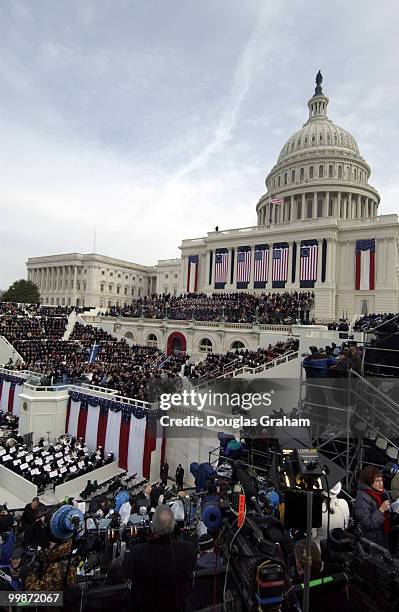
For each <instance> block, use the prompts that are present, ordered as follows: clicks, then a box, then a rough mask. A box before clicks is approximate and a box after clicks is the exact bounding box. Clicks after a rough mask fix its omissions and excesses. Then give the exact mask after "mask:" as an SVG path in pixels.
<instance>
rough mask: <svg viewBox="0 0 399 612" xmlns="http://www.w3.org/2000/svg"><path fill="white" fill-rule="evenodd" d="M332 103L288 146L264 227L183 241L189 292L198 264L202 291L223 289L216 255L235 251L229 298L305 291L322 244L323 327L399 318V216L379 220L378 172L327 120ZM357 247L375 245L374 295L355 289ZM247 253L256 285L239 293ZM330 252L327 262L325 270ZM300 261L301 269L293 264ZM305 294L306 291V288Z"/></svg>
mask: <svg viewBox="0 0 399 612" xmlns="http://www.w3.org/2000/svg"><path fill="white" fill-rule="evenodd" d="M328 101H329V100H328V98H327V97H326V96H325V95H323V93H322V91H321V88H316V91H315V95H314V96H312V98H311V99H310V100H309V102H308V107H309V118H308V121H307V122H306V123H305V125H304V126H303V127H302V128H301V130H299V131H298V132H296V133H295V134H294V135H293V136H292V137H291V138H289V140H288V141H287V143H286V144H285V145H284V146H283V148H282V150H281V153H280V155H279V158H278V161H277V164H276V165H275V166H274V167H273V168H272V170H271V172H270V173H269V174H268V176H267V177H266V181H265V184H266V188H267V192H266V194H265V195H263V196H262V197H261V198H260V200H259V202H258V204H257V206H256V213H257V226H254V227H246V228H237V229H231V230H223V231H218V232H209V233H208V234H207V235H206V236H203V237H200V238H195V239H192V240H183V242H182V244H181V247H180V248H181V252H182V278H183V284H182V287H181V289H182V291H184V290H185V289H186V287H185V282H184V279H187V278H188V268H189V258H190V257H191V258H193V257H197V258H198V269H197V287H198V291H203V292H205V293H207V294H210V293H213V292H214V291H218V289H217V288H216V287H215V280H216V279H215V259H216V252H217V251H216V250H217V249H225V250H226V251H227V254H228V255H227V275H226V283H225V285H224V289H223V290H224V291H237V290H244V291H249V292H255V293H256V292H261V291H266V292H268V291H275V292H278V291H299V290H301V283H300V256H299V253H300V248H301V243H302V241H317V244H318V261H317V277H316V279H315V282H314V286H313V287H312V289H313V290H314V292H315V315H316V317H318V318H319V319H322V320H327V319H335V318H337V317H341V316H342V315H345V316H348V317H353V316H354V315H360V314H362V313H366V312H398V310H399V224H398V217H397V215H381V216H378V206H379V203H380V196H379V194H378V192H377V191H376V189H375V188H374V187H372V186H371V185H370V184H369V182H368V180H369V177H370V167H369V165H368V164H367V163H366V161H365V160H364V159H363V158H362V157H361V155H360V153H359V148H358V146H357V144H356V142H355V140H354V138H353V136H351V135H350V134H349V133H348V132H346V131H345V130H343V129H342V128H340V127H339V126H337V125H335V124H334V123H333V122H332V121H331V120H330V119H328V117H327V105H328ZM357 240H374V241H375V284H374V288H373V289H369V288H368V289H367V290H365V289H355V247H356V241H357ZM274 243H286V244H287V243H288V244H287V246H288V274H287V279H286V282H285V283H284V287H279V288H275V287H273V284H272V265H273V258H272V247H273V244H274ZM260 244H261V245H262V244H263V245H267V246H268V247H269V249H270V250H269V253H270V256H269V261H268V264H269V268H268V282H267V283H266V287H265V288H264V289H263V288H262V289H258V288H256V286H255V285H254V251H255V246H256V245H260ZM239 247H246V248H249V249H250V252H251V271H250V282H249V283H248V286H247V288H246V289H240V288H238V287H237V253H238V249H239ZM323 250H324V257H325V261H324V262H322V257H323ZM295 254H296V261H295V264H294V263H293V261H294V257H295ZM302 287H303V285H302Z"/></svg>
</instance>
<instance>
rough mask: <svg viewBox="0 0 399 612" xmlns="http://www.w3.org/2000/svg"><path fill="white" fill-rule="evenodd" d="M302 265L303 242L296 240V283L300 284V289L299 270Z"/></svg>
mask: <svg viewBox="0 0 399 612" xmlns="http://www.w3.org/2000/svg"><path fill="white" fill-rule="evenodd" d="M300 263H301V241H300V240H296V266H295V283H297V284H298V287H299V270H300Z"/></svg>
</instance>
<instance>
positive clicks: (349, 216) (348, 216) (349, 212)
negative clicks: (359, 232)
mask: <svg viewBox="0 0 399 612" xmlns="http://www.w3.org/2000/svg"><path fill="white" fill-rule="evenodd" d="M347 218H348V219H352V218H353V216H352V194H351V193H349V194H348V215H347Z"/></svg>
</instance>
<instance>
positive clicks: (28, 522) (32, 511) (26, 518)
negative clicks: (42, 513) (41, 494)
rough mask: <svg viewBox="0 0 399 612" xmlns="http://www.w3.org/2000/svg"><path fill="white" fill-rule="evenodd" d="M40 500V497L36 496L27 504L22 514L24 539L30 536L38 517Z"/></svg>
mask: <svg viewBox="0 0 399 612" xmlns="http://www.w3.org/2000/svg"><path fill="white" fill-rule="evenodd" d="M39 505H40V501H39V498H38V497H34V498H33V499H32V501H31V503H30V504H26V506H25V508H24V511H23V512H22V516H21V525H22V529H23V532H24V540H25V541H26V540H27V539H28V538H29V533H30V531H31V530H32V528H33V526H34V524H35V521H36V519H37V517H38V509H39Z"/></svg>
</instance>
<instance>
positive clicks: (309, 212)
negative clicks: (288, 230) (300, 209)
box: [306, 200, 313, 219]
mask: <svg viewBox="0 0 399 612" xmlns="http://www.w3.org/2000/svg"><path fill="white" fill-rule="evenodd" d="M312 216H313V202H312V200H308V201H307V207H306V217H307V218H308V219H311V218H312Z"/></svg>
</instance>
